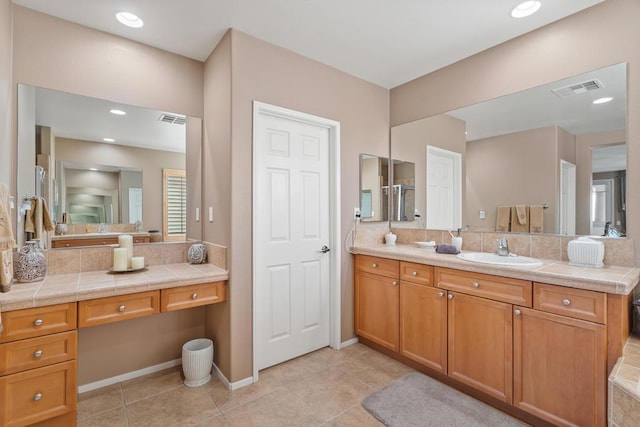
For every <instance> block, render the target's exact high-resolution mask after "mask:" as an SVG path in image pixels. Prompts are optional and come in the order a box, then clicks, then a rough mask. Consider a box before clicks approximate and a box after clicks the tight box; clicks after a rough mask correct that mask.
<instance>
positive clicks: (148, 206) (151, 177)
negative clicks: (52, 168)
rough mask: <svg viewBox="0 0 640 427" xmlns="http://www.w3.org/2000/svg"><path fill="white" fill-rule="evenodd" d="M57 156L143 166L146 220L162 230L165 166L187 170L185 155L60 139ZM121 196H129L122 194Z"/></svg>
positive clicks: (147, 226)
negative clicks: (163, 170)
mask: <svg viewBox="0 0 640 427" xmlns="http://www.w3.org/2000/svg"><path fill="white" fill-rule="evenodd" d="M56 159H57V160H62V161H70V162H78V163H93V164H97V165H106V166H114V165H116V166H120V167H126V168H134V169H142V188H143V190H142V216H143V218H142V222H143V224H144V228H145V230H162V169H163V168H167V169H184V168H185V154H184V153H173V152H169V151H160V150H148V149H144V148H137V147H128V146H124V145H115V144H102V143H99V142H91V141H78V140H75V139H68V138H56ZM121 197H128V196H127V195H125V194H122V195H121Z"/></svg>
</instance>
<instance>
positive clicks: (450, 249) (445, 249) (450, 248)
mask: <svg viewBox="0 0 640 427" xmlns="http://www.w3.org/2000/svg"><path fill="white" fill-rule="evenodd" d="M436 252H437V253H439V254H452V255H455V254H459V253H460V251H459V250H458V248H457V247H455V246H454V245H447V244H445V243H440V244H439V245H437V246H436Z"/></svg>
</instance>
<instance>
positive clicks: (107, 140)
mask: <svg viewBox="0 0 640 427" xmlns="http://www.w3.org/2000/svg"><path fill="white" fill-rule="evenodd" d="M102 140H103V141H104V142H116V140H115V139H113V138H102Z"/></svg>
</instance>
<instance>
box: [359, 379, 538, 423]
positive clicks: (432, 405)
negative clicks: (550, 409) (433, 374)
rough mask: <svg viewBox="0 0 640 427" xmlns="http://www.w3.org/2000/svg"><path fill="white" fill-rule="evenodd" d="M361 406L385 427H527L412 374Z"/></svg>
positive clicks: (456, 392) (477, 402) (382, 390)
mask: <svg viewBox="0 0 640 427" xmlns="http://www.w3.org/2000/svg"><path fill="white" fill-rule="evenodd" d="M362 406H363V407H364V409H366V410H367V411H368V412H369V413H370V414H371V415H373V416H374V417H375V418H376V419H378V420H379V421H380V422H382V423H383V424H384V425H385V426H394V427H409V426H421V427H422V426H425V427H426V426H438V427H442V426H457V427H459V426H491V427H503V426H526V425H527V424H524V423H522V422H521V421H519V420H517V419H515V418H513V417H511V416H509V415H507V414H505V413H503V412H500V411H498V410H497V409H494V408H492V407H491V406H489V405H487V404H485V403H482V402H480V401H479V400H476V399H474V398H472V397H471V396H467V395H466V394H464V393H461V392H459V391H458V390H455V389H453V388H451V387H449V386H447V385H445V384H442V383H440V382H438V381H436V380H434V379H432V378H430V377H428V376H426V375H423V374H421V373H418V372H412V373H410V374H407V375H405V376H404V377H402V378H399V379H397V380H395V381H394V382H392V383H391V384H389V385H387V386H386V387H384V388H382V389H381V390H378V391H377V392H375V393H373V394H372V395H370V396H369V397H367V398H365V399H364V400H363V401H362Z"/></svg>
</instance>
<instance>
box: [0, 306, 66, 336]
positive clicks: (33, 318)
mask: <svg viewBox="0 0 640 427" xmlns="http://www.w3.org/2000/svg"><path fill="white" fill-rule="evenodd" d="M76 314H77V311H76V303H75V302H72V303H68V304H57V305H48V306H44V307H34V308H25V309H23V310H16V311H6V312H3V313H2V325H3V326H4V330H3V331H2V333H0V342H10V341H16V340H21V339H24V338H33V337H39V336H42V335H47V334H55V333H57V332H64V331H69V330H72V329H75V328H76Z"/></svg>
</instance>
